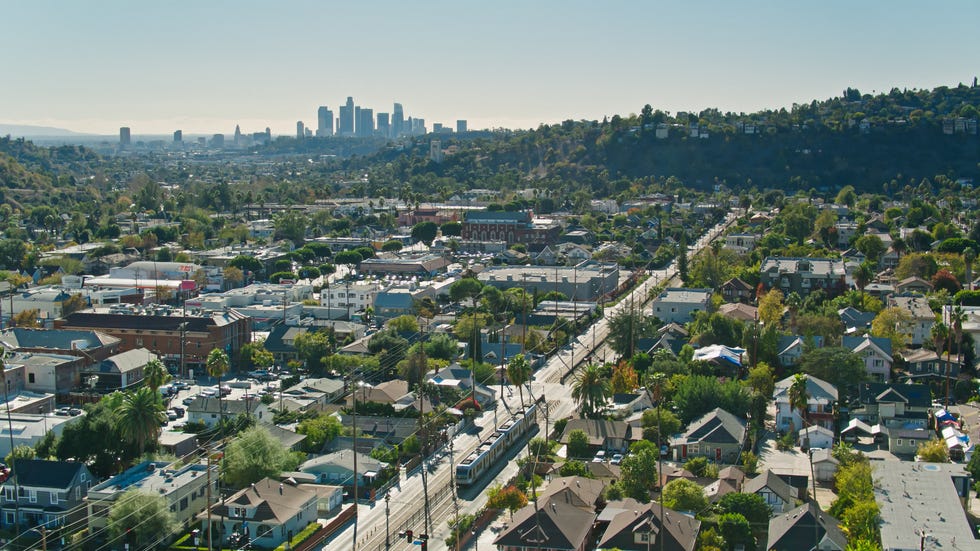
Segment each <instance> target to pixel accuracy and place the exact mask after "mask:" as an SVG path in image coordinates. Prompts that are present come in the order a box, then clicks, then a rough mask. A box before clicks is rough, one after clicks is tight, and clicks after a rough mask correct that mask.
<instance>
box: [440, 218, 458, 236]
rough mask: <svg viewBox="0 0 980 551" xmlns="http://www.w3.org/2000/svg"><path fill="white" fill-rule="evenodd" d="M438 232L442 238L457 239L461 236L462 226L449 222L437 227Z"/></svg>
mask: <svg viewBox="0 0 980 551" xmlns="http://www.w3.org/2000/svg"><path fill="white" fill-rule="evenodd" d="M439 230H440V231H442V236H443V237H459V236H461V235H463V224H462V223H460V222H456V221H453V220H451V221H449V222H444V223H443V224H442V226H439Z"/></svg>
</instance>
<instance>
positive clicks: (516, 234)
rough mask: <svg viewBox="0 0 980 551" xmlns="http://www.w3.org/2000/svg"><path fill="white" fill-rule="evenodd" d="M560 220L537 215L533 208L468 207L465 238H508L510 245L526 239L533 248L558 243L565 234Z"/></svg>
mask: <svg viewBox="0 0 980 551" xmlns="http://www.w3.org/2000/svg"><path fill="white" fill-rule="evenodd" d="M561 229H562V228H561V224H560V223H558V221H557V220H551V219H543V218H534V213H533V212H531V211H529V210H523V211H517V212H510V211H486V210H484V211H468V212H467V213H466V217H465V218H464V219H463V228H462V236H461V237H462V238H463V239H465V240H477V241H495V240H504V241H506V242H507V244H508V245H512V244H514V243H523V244H525V245H526V246H527V248H528V249H529V250H531V251H538V250H541V249H543V248H544V247H545V246H547V245H552V244H554V243H555V242H556V241H557V239H558V236H559V235H561Z"/></svg>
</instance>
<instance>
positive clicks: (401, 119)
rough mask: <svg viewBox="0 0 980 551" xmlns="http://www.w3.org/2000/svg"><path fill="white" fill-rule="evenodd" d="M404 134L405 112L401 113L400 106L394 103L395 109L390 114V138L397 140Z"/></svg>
mask: <svg viewBox="0 0 980 551" xmlns="http://www.w3.org/2000/svg"><path fill="white" fill-rule="evenodd" d="M404 132H405V112H404V111H402V104H400V103H396V104H395V109H394V110H393V111H392V113H391V137H392V138H399V137H401V135H402V134H403V133H404Z"/></svg>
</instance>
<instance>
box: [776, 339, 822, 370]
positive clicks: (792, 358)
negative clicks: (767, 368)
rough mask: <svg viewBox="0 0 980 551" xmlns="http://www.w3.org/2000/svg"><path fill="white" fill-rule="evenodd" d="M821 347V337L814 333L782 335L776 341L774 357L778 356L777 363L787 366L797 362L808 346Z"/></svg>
mask: <svg viewBox="0 0 980 551" xmlns="http://www.w3.org/2000/svg"><path fill="white" fill-rule="evenodd" d="M811 347H812V348H821V347H823V337H822V336H820V335H814V336H812V337H803V336H800V335H784V336H781V337H779V340H778V341H776V350H777V352H776V357H778V358H779V365H781V366H783V367H788V366H791V365H796V364H797V363H799V361H800V358H802V357H803V353H804V352H806V351H807V350H808V349H809V348H811Z"/></svg>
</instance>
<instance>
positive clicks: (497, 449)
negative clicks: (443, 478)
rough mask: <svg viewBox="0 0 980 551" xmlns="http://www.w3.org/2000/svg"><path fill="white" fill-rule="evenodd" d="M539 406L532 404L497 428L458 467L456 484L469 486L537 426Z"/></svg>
mask: <svg viewBox="0 0 980 551" xmlns="http://www.w3.org/2000/svg"><path fill="white" fill-rule="evenodd" d="M537 410H538V405H537V404H536V403H535V404H531V405H530V406H528V407H526V408H524V409H523V410H521V411H519V412H517V413H516V414H515V415H514V416H513V417H511V418H509V419H507V420H506V421H504V422H503V423H502V424H500V425H499V426H498V427H497V430H495V431H494V432H493V434H491V435H490V436H489V437H487V439H486V440H484V441H483V442H481V443H480V445H479V446H478V447H477V448H476V449H475V450H473V452H471V453H470V454H469V455H467V456H466V457H464V458H463V460H462V461H460V462H459V464H458V465H456V484H457V485H459V486H469V485H471V484H473V483H475V482H476V481H477V480H479V479H480V477H481V476H483V474H484V473H486V472H487V471H488V470H490V469H491V468H492V467H493V466H494V465H495V464H496V463H497V460H498V459H499V458H500V457H501V456H502V455H505V454H506V452H507V451H508V450H509V449H510V448H511V447H512V446H513V445H514V444H515V443H517V442H519V441H520V440H521V438H523V437H524V435H526V434H527V433H528V432H530V430H531V429H532V428H533V427H534V426H536V422H537Z"/></svg>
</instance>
